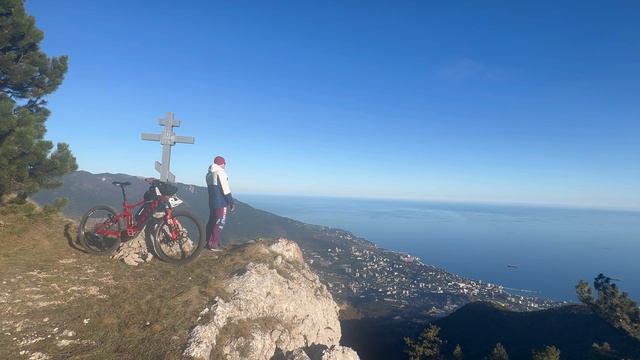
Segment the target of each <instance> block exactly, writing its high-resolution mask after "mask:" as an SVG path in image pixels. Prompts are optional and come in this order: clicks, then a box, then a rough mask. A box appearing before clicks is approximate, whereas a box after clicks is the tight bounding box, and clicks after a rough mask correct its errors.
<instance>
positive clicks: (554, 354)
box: [531, 346, 560, 360]
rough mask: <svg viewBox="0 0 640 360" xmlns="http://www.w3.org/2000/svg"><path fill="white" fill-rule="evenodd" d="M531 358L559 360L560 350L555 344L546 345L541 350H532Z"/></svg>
mask: <svg viewBox="0 0 640 360" xmlns="http://www.w3.org/2000/svg"><path fill="white" fill-rule="evenodd" d="M531 360H560V350H558V348H556V347H555V346H547V347H545V348H544V350H542V351H541V352H537V351H534V352H533V357H532V358H531Z"/></svg>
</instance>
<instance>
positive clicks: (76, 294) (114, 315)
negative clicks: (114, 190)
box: [0, 206, 256, 359]
mask: <svg viewBox="0 0 640 360" xmlns="http://www.w3.org/2000/svg"><path fill="white" fill-rule="evenodd" d="M0 220H2V221H3V222H4V223H5V226H4V227H2V228H0V239H2V240H0V274H1V275H0V330H1V331H0V359H12V358H18V357H19V354H20V352H21V351H22V352H23V354H25V353H24V352H25V351H29V354H34V353H35V352H41V353H44V354H47V355H48V356H50V357H51V358H54V359H57V358H65V359H66V358H71V359H113V358H118V359H162V358H168V359H173V358H179V357H180V352H181V351H182V349H183V348H184V346H185V344H186V341H187V336H188V332H189V330H190V329H191V327H192V326H193V325H194V324H195V323H196V318H197V317H198V314H199V313H200V311H202V310H203V309H204V308H205V306H206V305H207V302H208V301H210V300H211V299H213V298H214V296H216V295H217V296H221V297H223V298H224V297H225V294H224V293H223V290H221V288H220V281H221V279H225V278H228V277H229V276H231V274H233V273H234V272H236V271H237V270H238V269H240V268H241V267H242V266H244V265H245V264H246V263H247V262H248V261H249V259H252V260H255V256H256V254H255V253H254V252H252V251H251V246H239V247H237V248H236V249H235V251H233V252H225V253H223V254H222V255H219V257H217V256H216V255H214V254H211V253H204V254H203V255H202V256H201V257H200V258H199V259H198V260H197V261H195V262H194V263H192V264H189V265H187V266H185V267H176V266H172V265H169V264H166V263H162V262H159V261H152V262H151V263H149V264H145V265H144V266H139V267H131V266H127V265H125V264H124V263H122V262H119V261H113V260H111V259H109V258H108V257H98V256H92V255H88V254H85V253H84V252H82V251H81V250H79V249H78V248H77V247H76V246H75V244H73V242H72V241H71V238H72V236H70V235H71V234H74V233H75V229H74V227H75V225H74V224H73V223H72V222H70V221H68V220H64V219H62V218H60V217H59V216H58V215H46V214H43V213H41V212H35V213H32V211H31V210H29V207H24V206H23V207H20V208H3V209H0ZM85 322H86V324H85ZM64 330H71V331H73V332H75V335H73V336H64V335H62V333H63V332H64ZM63 340H67V343H68V344H67V345H65V342H63ZM69 342H70V343H69Z"/></svg>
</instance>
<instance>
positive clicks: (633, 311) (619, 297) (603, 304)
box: [576, 274, 640, 340]
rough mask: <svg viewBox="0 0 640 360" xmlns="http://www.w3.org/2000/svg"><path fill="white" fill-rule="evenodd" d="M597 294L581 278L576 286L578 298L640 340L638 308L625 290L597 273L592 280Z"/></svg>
mask: <svg viewBox="0 0 640 360" xmlns="http://www.w3.org/2000/svg"><path fill="white" fill-rule="evenodd" d="M593 287H594V289H595V290H596V293H597V296H596V297H594V296H593V295H592V291H591V287H590V286H589V284H587V283H586V282H585V281H583V280H581V281H580V282H579V283H578V285H577V286H576V294H577V296H578V299H579V300H580V301H581V302H582V303H584V304H585V305H587V306H589V307H590V308H591V309H592V310H593V311H594V312H595V313H596V314H598V316H600V317H601V318H603V319H604V320H605V321H607V322H608V323H609V324H611V325H612V326H614V327H616V328H619V329H622V330H624V331H625V332H626V333H627V334H629V335H630V336H632V337H634V338H636V339H639V340H640V308H638V305H637V304H636V303H635V302H634V301H633V300H632V299H631V298H629V294H628V293H626V292H622V293H620V290H619V289H618V287H617V286H616V284H614V283H612V282H611V278H609V277H607V276H604V275H603V274H599V275H598V276H597V277H596V278H595V280H594V281H593Z"/></svg>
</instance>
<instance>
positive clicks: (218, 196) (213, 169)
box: [206, 164, 234, 209]
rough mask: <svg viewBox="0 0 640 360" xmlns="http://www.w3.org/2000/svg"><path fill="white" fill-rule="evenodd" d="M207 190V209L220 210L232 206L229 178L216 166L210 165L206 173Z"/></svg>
mask: <svg viewBox="0 0 640 360" xmlns="http://www.w3.org/2000/svg"><path fill="white" fill-rule="evenodd" d="M206 179H207V190H208V191H209V209H220V208H223V207H228V206H231V204H233V202H234V200H233V196H231V187H230V186H229V177H228V176H227V173H226V172H225V171H224V169H223V168H222V167H221V166H220V165H218V164H211V166H209V171H207V176H206Z"/></svg>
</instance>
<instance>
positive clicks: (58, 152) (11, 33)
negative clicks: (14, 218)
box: [0, 0, 77, 204]
mask: <svg viewBox="0 0 640 360" xmlns="http://www.w3.org/2000/svg"><path fill="white" fill-rule="evenodd" d="M43 37H44V34H43V33H42V31H40V30H39V29H38V28H37V27H36V26H35V19H34V18H33V17H32V16H29V15H27V13H26V12H25V9H24V3H23V0H0V169H2V172H0V204H2V203H3V202H4V201H5V200H7V199H8V198H9V197H12V196H13V197H15V199H16V200H17V201H24V200H25V199H26V197H27V196H28V195H30V194H32V193H34V192H35V191H37V190H38V189H40V188H51V187H55V186H58V185H59V184H60V183H59V181H57V179H58V178H59V177H60V176H62V175H64V174H65V173H67V172H69V171H73V170H75V169H76V168H77V165H76V160H75V158H74V157H73V155H72V154H71V151H69V147H68V145H67V144H64V143H60V144H58V145H57V146H56V149H55V150H54V151H51V150H52V149H53V144H52V143H51V142H50V141H46V140H44V135H45V132H46V128H45V125H44V123H45V121H46V120H47V118H48V117H49V110H48V109H47V108H46V107H45V106H46V104H47V102H46V100H45V96H47V95H49V94H51V93H52V92H54V91H55V90H56V89H57V88H58V86H59V85H60V84H61V83H62V80H63V79H64V74H65V73H66V71H67V57H66V56H60V57H52V58H49V57H47V55H46V54H45V53H44V52H42V51H41V50H40V47H39V43H40V41H42V39H43Z"/></svg>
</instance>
